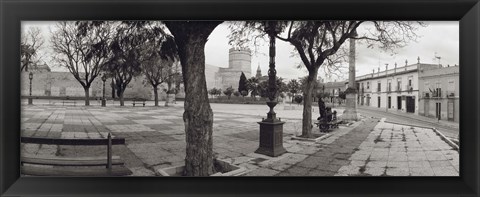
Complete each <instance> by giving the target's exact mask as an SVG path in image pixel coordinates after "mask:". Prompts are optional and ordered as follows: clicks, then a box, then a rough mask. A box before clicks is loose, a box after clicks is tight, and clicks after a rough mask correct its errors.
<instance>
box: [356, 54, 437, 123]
mask: <svg viewBox="0 0 480 197" xmlns="http://www.w3.org/2000/svg"><path fill="white" fill-rule="evenodd" d="M417 60H418V62H417V63H416V64H411V65H407V64H408V62H407V61H405V65H404V66H403V67H398V66H397V64H396V63H395V64H394V65H391V66H390V67H389V65H386V66H385V70H383V71H380V68H378V70H377V72H375V70H373V72H372V73H371V74H367V75H363V76H358V77H356V82H357V87H358V89H359V94H358V104H359V105H361V106H362V105H363V106H371V107H376V108H382V109H385V110H399V111H402V112H408V113H415V114H418V110H419V108H418V105H419V89H418V70H419V69H420V68H438V67H439V65H437V64H423V63H420V58H418V59H417Z"/></svg>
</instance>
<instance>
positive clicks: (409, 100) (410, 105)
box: [405, 96, 415, 113]
mask: <svg viewBox="0 0 480 197" xmlns="http://www.w3.org/2000/svg"><path fill="white" fill-rule="evenodd" d="M405 102H406V106H407V112H410V113H415V99H414V98H413V97H412V96H407V97H406V100H405Z"/></svg>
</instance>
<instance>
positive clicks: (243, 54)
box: [228, 48, 252, 79]
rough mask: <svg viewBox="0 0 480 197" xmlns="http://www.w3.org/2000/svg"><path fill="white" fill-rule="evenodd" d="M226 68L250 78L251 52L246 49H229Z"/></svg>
mask: <svg viewBox="0 0 480 197" xmlns="http://www.w3.org/2000/svg"><path fill="white" fill-rule="evenodd" d="M228 52H229V53H228V68H230V69H232V70H239V71H242V72H243V73H244V74H245V77H247V79H248V78H250V77H252V71H251V70H252V64H251V61H252V52H251V51H250V49H248V48H231V49H230V50H229V51H228Z"/></svg>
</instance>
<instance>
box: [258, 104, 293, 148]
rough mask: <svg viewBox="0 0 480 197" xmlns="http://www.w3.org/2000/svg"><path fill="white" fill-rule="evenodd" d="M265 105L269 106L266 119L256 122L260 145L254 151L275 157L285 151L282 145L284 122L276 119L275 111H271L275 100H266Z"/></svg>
mask: <svg viewBox="0 0 480 197" xmlns="http://www.w3.org/2000/svg"><path fill="white" fill-rule="evenodd" d="M267 105H268V106H269V107H270V111H269V112H268V113H267V119H264V120H262V121H261V122H258V124H259V125H260V146H259V147H258V149H257V150H256V151H255V153H258V154H262V155H267V156H270V157H276V156H279V155H282V154H283V153H286V152H287V150H285V148H284V147H283V124H285V122H282V121H281V120H280V119H277V118H276V113H275V112H274V111H273V107H275V105H277V102H273V101H268V102H267Z"/></svg>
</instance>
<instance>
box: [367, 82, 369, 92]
mask: <svg viewBox="0 0 480 197" xmlns="http://www.w3.org/2000/svg"><path fill="white" fill-rule="evenodd" d="M368 89H370V82H367V90H368Z"/></svg>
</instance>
